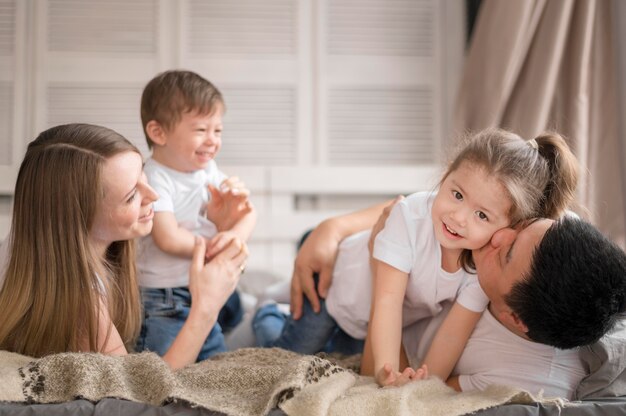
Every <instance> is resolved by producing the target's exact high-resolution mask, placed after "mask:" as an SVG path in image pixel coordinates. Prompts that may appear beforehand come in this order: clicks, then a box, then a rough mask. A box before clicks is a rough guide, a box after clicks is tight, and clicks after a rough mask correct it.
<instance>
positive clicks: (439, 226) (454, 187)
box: [432, 162, 511, 250]
mask: <svg viewBox="0 0 626 416" xmlns="http://www.w3.org/2000/svg"><path fill="white" fill-rule="evenodd" d="M510 208H511V201H510V199H509V196H508V193H507V192H506V190H505V189H504V187H503V186H502V185H501V184H500V182H499V181H498V180H496V179H495V178H494V177H493V176H488V175H487V174H486V173H485V170H484V169H482V168H481V167H479V166H476V165H473V164H471V163H468V162H463V163H461V165H460V166H459V168H458V169H456V170H455V171H453V172H450V174H449V175H448V177H447V178H446V179H445V180H444V181H443V183H442V184H441V187H440V189H439V192H438V193H437V196H436V197H435V201H434V202H433V209H432V219H433V225H434V227H435V236H436V237H437V240H438V241H439V244H441V245H442V246H443V247H444V248H447V249H469V250H474V249H477V248H481V247H483V246H484V245H485V244H487V243H488V242H489V240H490V239H491V236H492V235H493V234H494V233H495V232H496V231H498V230H499V229H501V228H504V227H507V226H509V218H508V212H509V210H510Z"/></svg>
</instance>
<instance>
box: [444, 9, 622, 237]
mask: <svg viewBox="0 0 626 416" xmlns="http://www.w3.org/2000/svg"><path fill="white" fill-rule="evenodd" d="M610 12H611V2H610V1H609V0H597V1H595V0H507V1H501V0H484V1H483V3H482V5H481V9H480V12H479V16H478V19H477V22H476V26H475V29H474V34H473V37H472V43H471V45H470V48H469V51H468V55H467V57H466V63H465V68H464V71H463V79H462V81H461V86H460V90H459V96H458V100H457V103H456V108H455V115H454V123H455V125H454V129H455V131H456V132H457V133H463V132H467V131H476V130H479V129H482V128H485V127H492V126H499V127H503V128H506V129H510V130H513V131H515V132H516V133H518V134H520V135H522V137H525V138H532V137H534V136H535V135H537V134H538V133H540V132H541V131H543V130H545V129H553V130H556V131H558V132H560V133H561V134H563V135H565V136H566V137H567V138H568V140H569V143H570V146H571V147H572V149H573V150H574V152H575V153H576V155H577V157H578V159H579V160H580V162H581V166H582V168H583V172H584V176H583V177H582V180H581V183H580V187H579V203H580V204H581V205H582V206H584V207H586V208H587V209H588V213H587V214H586V215H585V214H583V215H584V216H585V217H587V218H588V219H589V220H590V221H592V222H593V223H595V225H596V226H598V228H600V230H602V231H603V232H604V233H605V234H606V235H608V236H609V237H610V238H612V239H613V240H614V241H616V242H617V243H618V244H620V245H621V246H622V247H624V243H625V238H624V237H625V233H624V231H625V225H624V192H623V189H624V186H623V185H624V184H623V175H622V173H621V168H620V165H621V151H622V150H621V144H620V141H619V140H620V137H619V126H618V106H617V98H618V97H617V93H618V88H617V83H616V75H617V74H616V69H615V68H616V62H615V53H614V51H615V48H614V45H613V39H612V36H611V25H612V21H611V16H610Z"/></svg>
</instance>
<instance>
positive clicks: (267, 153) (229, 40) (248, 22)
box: [181, 0, 313, 167]
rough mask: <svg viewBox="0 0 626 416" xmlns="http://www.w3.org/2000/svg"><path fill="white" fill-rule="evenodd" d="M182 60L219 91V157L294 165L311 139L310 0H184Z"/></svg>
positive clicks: (245, 163) (240, 163)
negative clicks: (222, 114) (222, 110)
mask: <svg viewBox="0 0 626 416" xmlns="http://www.w3.org/2000/svg"><path fill="white" fill-rule="evenodd" d="M183 4H184V8H183V10H182V16H183V17H182V19H183V22H182V24H181V28H182V32H181V33H182V42H181V43H182V44H181V55H182V56H181V62H182V64H183V66H184V67H188V68H191V69H192V70H195V71H197V72H199V73H200V74H202V75H203V76H204V77H206V78H207V79H209V80H210V81H211V82H213V83H215V85H216V86H217V87H218V88H219V89H220V90H221V91H222V93H223V94H224V98H225V101H226V107H227V112H226V115H225V117H224V134H223V138H224V139H223V140H224V141H223V144H222V150H221V153H220V155H219V160H218V161H219V162H220V164H223V165H228V166H233V167H250V166H257V167H271V166H296V165H297V164H298V163H299V161H300V160H301V159H302V158H303V157H304V155H305V154H306V149H303V147H304V146H306V144H308V143H309V142H310V140H311V131H310V125H311V108H312V105H311V102H312V99H313V98H312V96H311V70H312V69H311V64H310V63H311V49H310V46H311V34H310V28H311V18H312V17H311V13H310V2H309V1H308V0H306V1H304V0H303V1H293V0H266V1H262V2H259V1H256V0H231V1H221V0H188V1H185V2H183Z"/></svg>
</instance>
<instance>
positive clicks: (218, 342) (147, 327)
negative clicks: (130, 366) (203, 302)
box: [136, 287, 243, 361]
mask: <svg viewBox="0 0 626 416" xmlns="http://www.w3.org/2000/svg"><path fill="white" fill-rule="evenodd" d="M141 301H142V303H143V321H142V324H141V332H140V334H139V339H138V340H137V346H136V350H137V351H143V350H150V351H154V352H156V353H157V354H159V355H161V356H163V355H164V354H165V353H166V352H167V350H168V349H169V348H170V346H171V345H172V343H173V342H174V339H175V338H176V336H177V335H178V333H179V332H180V330H181V329H182V327H183V324H184V323H185V321H186V320H187V317H188V316H189V310H190V308H191V294H190V293H189V289H188V288H187V287H176V288H167V289H150V288H141ZM222 312H224V313H223V314H222ZM220 316H221V317H222V322H220V320H219V318H218V322H217V323H216V324H215V325H214V326H213V329H211V332H210V333H209V336H208V337H207V338H206V340H205V341H204V345H203V346H202V349H201V350H200V354H198V358H197V361H201V360H204V359H206V358H209V357H211V356H213V355H215V354H218V353H220V352H224V351H226V344H225V343H224V334H223V333H222V323H223V324H224V327H230V328H233V327H234V326H235V325H237V323H239V321H241V318H242V316H243V309H242V308H241V304H240V301H239V295H238V294H237V292H234V293H233V294H232V295H231V297H230V298H229V299H228V301H227V302H226V304H225V305H224V307H223V308H222V310H221V311H220Z"/></svg>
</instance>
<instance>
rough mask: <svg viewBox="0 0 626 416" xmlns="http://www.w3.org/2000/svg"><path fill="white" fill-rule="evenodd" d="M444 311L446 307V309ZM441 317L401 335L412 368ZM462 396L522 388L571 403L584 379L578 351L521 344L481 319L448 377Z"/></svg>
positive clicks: (491, 321)
mask: <svg viewBox="0 0 626 416" xmlns="http://www.w3.org/2000/svg"><path fill="white" fill-rule="evenodd" d="M448 306H449V305H448ZM445 315H446V313H441V314H440V315H439V316H437V317H435V318H433V319H424V320H422V321H420V322H418V323H416V324H414V325H412V326H411V327H410V328H405V329H404V330H403V345H404V348H405V351H406V352H407V356H408V357H409V363H410V364H411V366H414V367H415V366H417V365H418V364H420V363H421V361H422V359H423V357H424V356H425V354H426V352H427V351H428V347H429V346H430V344H431V342H432V339H433V337H434V334H435V332H436V330H437V329H438V328H439V326H440V324H441V321H442V320H443V318H444V317H445ZM452 375H458V376H459V384H460V386H461V390H463V391H471V390H484V389H485V388H486V387H487V386H488V385H490V384H503V385H509V386H512V387H517V388H521V389H524V390H527V391H529V392H530V393H532V394H539V393H540V392H543V395H544V396H545V397H563V398H567V399H570V398H571V397H572V395H573V393H574V391H575V389H576V387H577V386H578V383H579V382H580V381H581V380H582V378H583V377H585V376H586V375H587V373H586V370H585V364H584V363H583V361H582V359H581V357H580V354H579V350H578V349H577V348H574V349H571V350H559V349H557V348H554V347H550V346H548V345H545V344H539V343H537V342H532V341H529V340H527V339H524V338H522V337H520V336H517V335H515V334H514V333H513V332H511V331H509V330H508V329H507V328H506V327H504V326H503V325H502V324H501V323H500V322H498V321H497V320H496V319H495V318H494V317H493V315H492V314H491V312H489V310H486V311H485V312H484V313H483V316H482V317H481V319H480V320H479V321H478V323H477V325H476V328H475V329H474V332H473V333H472V335H471V336H470V339H469V340H468V342H467V345H466V347H465V350H464V351H463V354H462V355H461V358H460V359H459V361H458V362H457V364H456V367H455V368H454V370H453V371H452Z"/></svg>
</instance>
